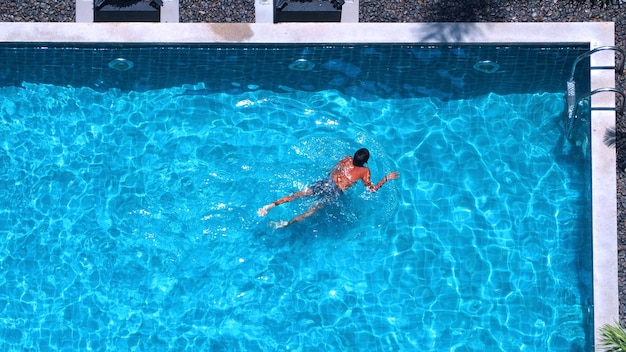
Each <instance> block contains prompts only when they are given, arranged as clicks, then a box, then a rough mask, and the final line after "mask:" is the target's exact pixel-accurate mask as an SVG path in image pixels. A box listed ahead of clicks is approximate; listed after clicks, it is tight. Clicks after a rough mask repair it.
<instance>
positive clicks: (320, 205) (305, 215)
mask: <svg viewBox="0 0 626 352" xmlns="http://www.w3.org/2000/svg"><path fill="white" fill-rule="evenodd" d="M323 207H324V203H317V204H316V205H315V206H314V207H312V208H311V209H309V210H307V211H306V212H304V213H302V214H300V215H298V216H296V217H295V218H293V219H291V220H289V222H285V221H281V222H277V223H273V226H274V228H275V229H278V228H281V227H287V226H289V225H291V224H293V223H294V222H298V221H302V220H304V219H306V218H308V217H309V216H311V215H313V214H315V212H316V211H318V210H320V209H322V208H323Z"/></svg>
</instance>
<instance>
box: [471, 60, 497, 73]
mask: <svg viewBox="0 0 626 352" xmlns="http://www.w3.org/2000/svg"><path fill="white" fill-rule="evenodd" d="M498 69H500V65H498V64H497V63H495V62H493V61H489V60H483V61H478V62H477V63H475V64H474V70H476V71H480V72H483V73H495V72H496V71H498Z"/></svg>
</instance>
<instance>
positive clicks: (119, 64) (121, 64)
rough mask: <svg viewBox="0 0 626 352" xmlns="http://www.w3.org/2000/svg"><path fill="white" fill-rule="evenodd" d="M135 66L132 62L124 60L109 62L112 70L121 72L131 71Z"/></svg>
mask: <svg viewBox="0 0 626 352" xmlns="http://www.w3.org/2000/svg"><path fill="white" fill-rule="evenodd" d="M134 66H135V64H134V63H133V62H132V61H130V60H126V59H123V58H117V59H115V60H112V61H111V62H109V67H110V68H112V69H114V70H117V71H120V72H122V71H127V70H130V69H131V68H133V67H134Z"/></svg>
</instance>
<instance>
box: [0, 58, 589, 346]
mask: <svg viewBox="0 0 626 352" xmlns="http://www.w3.org/2000/svg"><path fill="white" fill-rule="evenodd" d="M333 65H334V66H333V67H335V68H336V69H337V70H344V71H345V70H351V68H350V67H342V66H341V65H338V64H337V63H334V64H333ZM179 93H180V90H176V91H174V90H172V91H168V90H163V91H147V92H145V93H136V92H135V93H123V92H119V91H111V92H104V93H98V92H96V91H93V90H90V89H88V88H66V87H54V86H44V85H35V84H31V85H26V86H24V87H22V88H20V89H15V88H0V97H1V98H0V107H1V108H0V114H1V116H0V121H2V123H1V124H0V139H1V140H2V141H3V148H2V149H0V150H1V153H0V161H1V162H2V165H3V170H4V171H3V173H2V174H1V175H0V195H2V197H0V202H1V204H2V206H1V207H0V219H1V220H2V222H1V223H0V230H3V231H6V232H7V233H8V235H7V236H3V237H2V239H0V261H1V262H2V263H3V268H4V269H3V270H4V273H5V274H4V275H3V278H2V280H3V282H2V283H3V284H2V285H0V302H2V301H4V302H5V303H6V304H4V306H0V310H1V311H2V312H3V319H4V323H5V327H4V330H3V332H4V334H2V336H0V338H1V339H2V344H3V345H4V346H5V347H6V348H8V349H19V348H22V347H24V346H26V348H29V347H30V346H41V345H44V344H45V345H46V346H50V348H53V349H54V348H66V349H72V350H85V349H86V348H87V347H88V346H87V341H89V346H91V347H92V348H98V347H102V346H108V348H111V349H119V350H130V349H170V348H172V346H176V347H175V348H176V349H177V350H195V349H203V350H210V349H223V350H233V351H234V350H255V351H276V350H303V351H304V350H351V351H357V350H359V351H383V350H399V351H414V350H415V349H416V348H418V349H429V350H435V351H441V350H446V351H447V350H451V349H472V350H474V349H476V350H485V351H500V350H502V351H511V350H521V349H525V350H536V351H547V350H550V351H572V350H581V349H583V346H585V345H586V344H587V342H586V339H587V338H588V336H586V334H585V333H586V331H588V330H589V327H588V326H586V324H587V322H586V319H585V314H586V313H585V311H586V309H585V308H584V302H582V300H583V299H582V298H581V297H587V296H589V295H590V292H583V291H581V290H584V289H585V287H591V284H590V283H589V282H583V283H581V282H580V280H590V278H589V277H586V279H585V278H580V277H579V275H578V273H579V271H580V270H581V269H580V268H579V264H578V263H579V257H580V256H581V255H584V254H581V253H580V248H581V246H582V244H584V239H586V238H589V237H590V236H589V231H590V228H589V224H588V223H587V222H586V220H585V219H584V217H578V216H572V214H581V213H585V212H586V211H588V210H589V207H590V205H589V203H588V199H589V198H588V194H587V193H586V192H587V189H588V185H587V184H586V182H587V181H586V180H585V179H584V177H583V176H584V175H581V174H584V172H583V173H580V172H579V171H578V170H580V169H581V167H583V166H584V165H588V162H587V161H586V160H581V159H580V158H581V156H582V157H584V154H583V153H572V154H567V155H563V154H559V155H558V157H559V160H558V161H556V160H554V159H553V157H554V153H553V152H552V151H554V150H562V148H560V146H559V145H558V143H560V142H559V141H560V139H559V138H558V136H559V135H560V134H562V128H563V127H562V126H560V125H559V124H558V123H559V119H558V111H562V110H563V109H562V108H563V96H562V95H560V94H542V95H515V96H498V95H489V96H485V97H481V98H477V99H475V100H460V101H449V102H443V101H439V100H437V99H403V100H401V101H400V100H398V101H396V100H393V99H390V100H384V99H380V100H377V101H372V102H363V101H359V100H356V99H349V98H347V97H344V96H342V95H341V94H340V93H338V92H336V91H328V92H317V93H304V92H291V91H290V92H286V93H282V94H280V93H272V92H268V91H262V90H257V91H255V92H252V93H246V94H240V95H235V96H230V95H226V94H209V93H206V94H201V95H177V94H179ZM51 97H52V98H51ZM55 97H56V98H55ZM50 99H53V100H54V99H60V100H62V101H73V102H76V104H58V101H50ZM55 102H56V103H55ZM81 102H88V103H87V104H86V105H82V103H81ZM77 104H78V105H77ZM559 104H560V105H559ZM553 105H559V106H560V107H561V109H558V106H557V107H555V108H554V109H543V108H536V107H535V106H553ZM50 107H55V109H58V112H57V113H56V114H55V116H56V117H54V118H51V116H50V114H49V112H48V110H49V108H50ZM546 115H550V116H546ZM329 121H332V123H326V122H329ZM320 122H323V123H320ZM361 147H367V148H369V150H370V152H371V158H370V162H369V164H368V166H369V167H370V168H371V171H372V180H373V181H374V182H377V181H378V180H380V179H381V178H382V177H384V176H385V174H387V173H389V172H391V171H396V170H397V171H399V172H400V179H398V180H390V181H389V182H388V183H387V184H386V185H385V186H384V187H383V188H382V189H381V190H380V191H379V192H377V193H374V194H371V193H369V192H367V191H366V190H365V189H364V187H363V186H362V185H360V184H359V185H356V186H354V187H353V189H351V190H350V191H349V192H347V194H345V195H343V196H342V197H341V198H340V199H339V200H338V201H337V202H336V203H334V204H332V205H329V206H327V207H325V208H323V209H322V210H320V211H319V212H318V213H317V214H315V215H314V216H312V217H310V218H308V219H306V220H305V221H303V222H302V223H297V224H294V225H292V226H290V227H287V228H284V229H278V230H274V229H272V227H271V226H270V223H271V222H278V221H285V220H288V219H290V218H291V217H293V216H294V215H296V214H298V213H301V212H302V211H305V210H306V209H308V207H310V206H311V205H312V204H314V202H315V200H314V199H303V200H298V201H295V202H292V203H288V204H282V205H280V206H279V207H276V208H274V209H272V210H271V211H270V212H269V213H268V214H267V215H266V216H265V217H259V216H258V215H257V209H258V208H260V207H261V206H263V205H265V204H267V203H269V202H271V201H274V200H276V199H278V198H280V197H282V196H284V195H286V194H288V193H290V192H294V191H297V190H299V189H302V188H304V187H306V186H308V185H310V184H311V183H313V182H314V181H316V180H318V179H321V178H323V177H324V176H325V175H326V173H327V172H328V170H329V169H330V168H331V167H332V166H333V165H334V164H335V163H336V162H337V161H338V160H339V159H341V158H342V157H343V156H345V155H349V154H352V153H354V151H355V150H356V149H358V148H361ZM61 161H62V162H61ZM576 185H580V186H581V187H582V189H574V186H576ZM583 247H588V246H583ZM15 307H20V309H16V308H15ZM68 336H71V338H68Z"/></svg>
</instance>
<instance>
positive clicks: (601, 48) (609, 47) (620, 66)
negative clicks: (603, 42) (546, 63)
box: [569, 45, 626, 81]
mask: <svg viewBox="0 0 626 352" xmlns="http://www.w3.org/2000/svg"><path fill="white" fill-rule="evenodd" d="M604 50H613V51H615V52H617V53H619V54H621V55H622V60H620V61H619V62H618V65H616V66H615V71H617V72H624V61H626V54H624V50H622V49H621V48H619V47H617V46H612V45H607V46H599V47H597V48H595V49H591V50H589V51H587V52H585V53H582V54H580V55H578V57H576V59H575V60H574V64H573V65H572V73H571V75H570V77H569V80H570V81H572V80H574V74H575V73H576V65H578V63H579V62H580V61H582V60H584V59H586V58H588V57H589V56H591V55H593V54H595V53H597V52H599V51H604Z"/></svg>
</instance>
